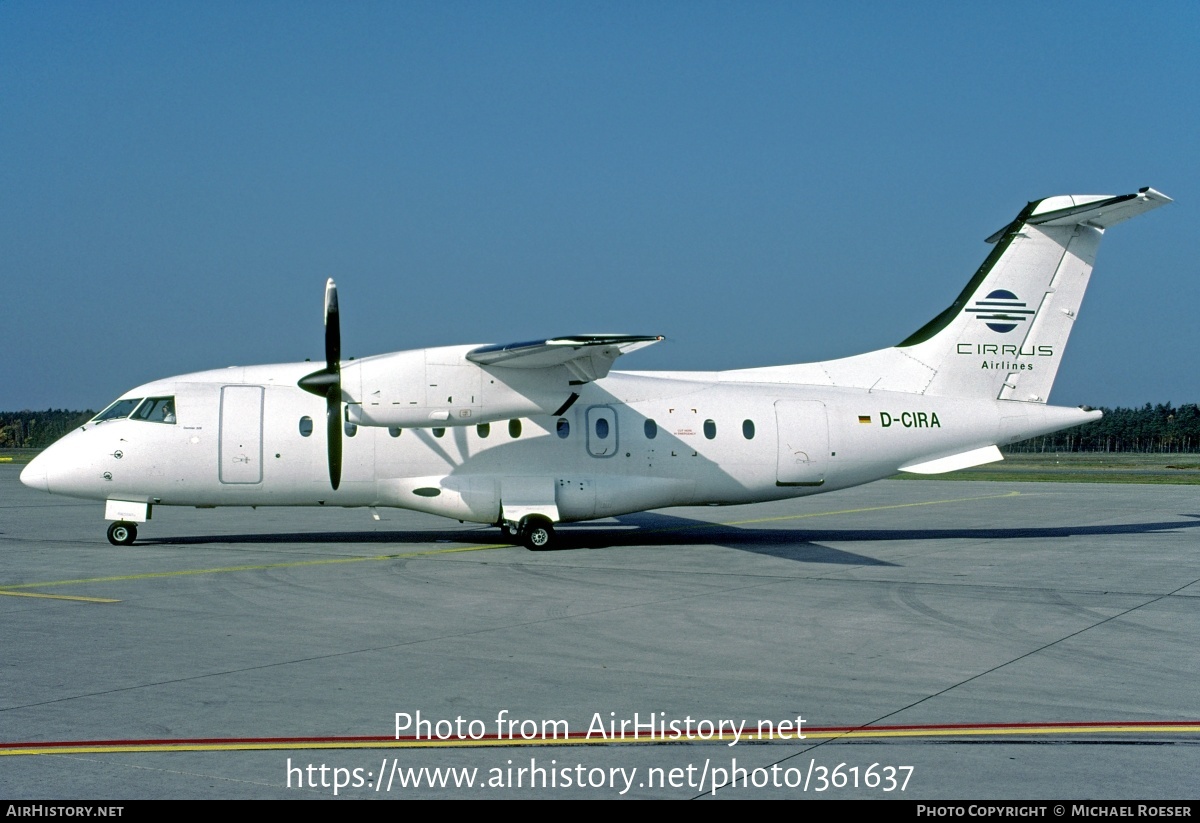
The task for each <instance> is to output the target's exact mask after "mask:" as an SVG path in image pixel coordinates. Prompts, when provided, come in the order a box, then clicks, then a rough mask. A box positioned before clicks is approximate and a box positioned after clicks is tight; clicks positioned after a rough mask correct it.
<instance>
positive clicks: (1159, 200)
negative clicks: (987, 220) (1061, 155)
mask: <svg viewBox="0 0 1200 823" xmlns="http://www.w3.org/2000/svg"><path fill="white" fill-rule="evenodd" d="M1170 202H1172V201H1171V198H1170V197H1167V196H1166V195H1165V194H1163V193H1162V192H1158V191H1155V190H1154V189H1152V188H1150V187H1146V188H1144V189H1139V190H1138V191H1137V193H1136V194H1122V195H1120V196H1119V197H1113V196H1111V195H1107V194H1063V195H1059V196H1058V197H1047V198H1045V199H1044V200H1042V201H1040V202H1039V203H1038V204H1037V207H1036V208H1034V209H1033V212H1032V214H1030V215H1029V217H1027V218H1025V220H1024V221H1020V220H1019V219H1018V221H1017V222H1025V223H1028V224H1030V225H1034V226H1078V225H1085V226H1091V227H1092V228H1096V229H1107V228H1108V227H1109V226H1114V225H1116V224H1117V223H1120V222H1121V221H1123V220H1128V219H1129V218H1131V217H1137V216H1138V215H1139V214H1142V213H1143V212H1147V211H1150V209H1155V208H1158V207H1159V206H1165V205H1166V204H1167V203H1170ZM1013 225H1014V224H1012V223H1010V224H1009V225H1007V226H1005V227H1004V228H1002V229H1000V231H998V232H996V233H995V234H993V235H992V236H991V237H989V238H988V239H987V242H989V243H995V242H997V241H998V240H1000V238H1002V237H1003V236H1004V235H1005V234H1006V233H1007V232H1009V231H1010V230H1012V228H1013Z"/></svg>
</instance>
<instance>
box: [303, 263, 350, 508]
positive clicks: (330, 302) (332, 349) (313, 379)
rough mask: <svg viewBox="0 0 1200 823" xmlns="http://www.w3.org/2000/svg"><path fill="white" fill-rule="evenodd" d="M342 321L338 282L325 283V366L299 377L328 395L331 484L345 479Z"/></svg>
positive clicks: (312, 391) (310, 388)
mask: <svg viewBox="0 0 1200 823" xmlns="http://www.w3.org/2000/svg"><path fill="white" fill-rule="evenodd" d="M341 359H342V324H341V320H340V319H339V317H338V299H337V284H336V283H334V282H333V278H332V277H331V278H329V282H327V283H326V284H325V368H323V369H321V370H320V371H315V372H313V373H312V374H309V375H305V376H304V377H301V378H300V383H299V385H300V388H302V389H304V390H305V391H306V392H309V393H310V394H315V395H317V397H324V398H325V438H326V441H327V443H328V444H329V483H330V485H332V486H333V488H334V490H335V491H336V490H337V487H338V486H339V485H340V484H341V482H342V367H341Z"/></svg>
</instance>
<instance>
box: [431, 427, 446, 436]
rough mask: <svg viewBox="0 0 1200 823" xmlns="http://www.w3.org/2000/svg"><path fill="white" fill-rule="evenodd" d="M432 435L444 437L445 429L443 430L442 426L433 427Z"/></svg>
mask: <svg viewBox="0 0 1200 823" xmlns="http://www.w3.org/2000/svg"><path fill="white" fill-rule="evenodd" d="M433 436H434V437H445V436H446V430H445V429H443V428H435V429H434V430H433Z"/></svg>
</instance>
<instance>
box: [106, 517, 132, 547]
mask: <svg viewBox="0 0 1200 823" xmlns="http://www.w3.org/2000/svg"><path fill="white" fill-rule="evenodd" d="M134 540H137V523H129V522H127V521H125V520H118V521H117V522H116V523H110V524H109V526H108V542H109V543H112V544H113V545H114V546H132V545H133V541H134Z"/></svg>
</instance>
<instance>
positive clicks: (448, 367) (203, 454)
mask: <svg viewBox="0 0 1200 823" xmlns="http://www.w3.org/2000/svg"><path fill="white" fill-rule="evenodd" d="M1168 202H1170V201H1169V199H1168V198H1166V197H1164V196H1163V195H1161V194H1159V193H1158V192H1156V191H1154V190H1152V189H1142V190H1141V191H1139V192H1137V193H1135V194H1132V195H1125V196H1122V197H1110V196H1100V195H1095V196H1092V195H1087V196H1082V195H1073V196H1071V195H1067V196H1061V197H1052V198H1047V199H1044V200H1040V201H1035V202H1034V203H1030V204H1029V205H1028V206H1027V207H1026V208H1025V209H1024V210H1023V211H1022V212H1021V214H1020V215H1019V216H1018V217H1017V219H1016V220H1014V221H1013V222H1012V223H1011V224H1009V225H1008V226H1007V227H1005V229H1002V230H1001V231H1000V232H998V233H997V234H996V235H994V236H993V237H992V238H990V240H991V241H992V242H996V243H997V247H996V249H995V250H994V251H993V252H992V254H991V255H989V257H988V259H987V260H986V261H985V263H984V264H983V266H981V267H980V269H979V271H978V272H976V274H975V276H974V277H973V278H972V280H971V282H970V283H969V284H968V286H967V288H966V289H965V290H964V291H963V293H962V294H961V295H960V296H959V298H958V299H957V300H956V301H955V303H954V304H953V305H952V306H951V307H950V308H948V309H947V310H946V311H945V312H943V313H942V314H941V315H939V316H938V317H937V318H935V319H934V320H933V321H931V322H930V323H929V324H927V325H926V326H925V327H923V328H922V329H921V330H920V331H918V332H917V333H916V334H914V335H913V336H912V337H910V338H909V339H908V340H906V341H904V342H903V343H901V344H900V345H898V346H894V347H892V348H888V349H883V350H880V351H875V352H870V353H868V354H863V355H859V356H857V357H849V358H844V359H841V360H834V361H827V362H820V363H808V364H798V365H789V366H774V367H769V368H759V369H744V370H736V371H725V372H666V373H639V372H613V371H610V368H611V366H612V363H613V361H615V359H616V358H617V357H618V356H620V355H621V354H622V353H624V352H626V351H631V350H633V349H636V348H640V347H641V346H644V345H649V344H650V343H653V342H656V341H657V340H659V339H661V338H653V337H641V338H634V337H622V336H616V335H590V336H580V337H572V338H558V339H554V340H546V341H534V342H532V343H523V344H513V345H511V346H491V345H488V346H452V347H443V348H434V349H421V350H414V351H404V352H396V353H393V354H384V355H379V356H376V357H368V358H364V359H362V360H357V361H348V362H346V363H343V364H341V369H340V380H341V383H340V385H341V403H342V404H343V405H342V406H341V407H340V408H344V416H345V419H346V421H347V425H346V429H347V435H349V433H350V431H352V430H353V431H354V434H353V436H346V437H345V438H343V458H342V469H341V481H340V486H338V487H337V489H336V490H335V489H334V488H332V487H331V479H330V473H329V470H328V467H327V459H332V458H327V452H326V448H327V444H326V433H325V425H324V418H325V414H324V412H325V408H326V406H325V400H324V399H322V397H314V396H313V395H312V394H310V393H308V392H306V391H303V390H302V389H300V388H299V387H298V385H297V384H298V381H300V379H301V378H303V377H305V376H306V375H308V374H309V373H310V372H311V371H312V369H313V366H314V364H313V363H292V364H280V365H266V366H248V367H235V368H229V369H221V370H217V371H208V372H199V373H195V374H187V375H181V376H178V377H172V378H168V379H165V380H159V381H155V382H152V383H147V384H145V385H142V386H138V387H137V388H135V389H132V390H130V391H128V392H126V393H125V394H124V395H122V398H158V399H160V401H161V400H162V399H163V398H173V404H174V414H175V415H177V419H176V421H175V422H174V423H164V422H151V421H150V420H139V419H135V418H134V417H124V418H121V419H111V420H105V421H102V422H95V421H93V422H91V423H89V424H87V425H85V426H83V427H81V428H80V429H78V430H76V431H74V432H71V433H69V434H68V435H66V436H65V437H63V438H62V439H61V440H59V441H58V442H57V443H55V444H54V445H53V446H51V447H50V448H48V449H47V450H45V451H44V452H43V453H42V454H41V455H39V456H38V457H37V458H36V459H34V460H33V461H32V462H31V463H30V464H29V465H28V466H27V467H26V468H25V470H24V471H23V472H22V473H21V480H22V481H23V482H24V483H26V484H27V485H29V486H33V487H35V488H39V489H43V490H45V491H48V492H52V493H55V494H64V495H69V496H74V497H82V498H88V499H97V500H103V501H106V517H108V518H109V519H117V520H120V521H122V523H123V524H124V525H127V526H130V527H131V528H132V526H131V524H132V523H134V522H144V521H145V520H147V519H148V518H149V513H150V509H151V507H152V506H205V507H207V506H246V505H254V506H263V505H272V506H312V505H329V506H363V507H379V506H393V507H398V508H406V509H414V510H418V511H423V512H429V513H432V514H438V515H443V516H445V517H451V518H455V519H458V520H463V521H474V522H480V523H492V524H501V525H504V526H506V527H508V528H512V529H516V528H517V527H518V526H520V525H521V524H526V525H529V524H534V523H535V522H540V523H542V524H544V525H545V526H546V527H547V528H548V527H549V524H550V523H554V522H569V521H579V520H588V519H593V518H602V517H608V516H613V515H620V514H625V513H629V512H634V511H642V510H646V509H655V508H662V507H668V506H678V505H698V504H738V503H752V502H757V501H765V500H775V499H781V498H789V497H798V496H803V495H809V494H816V493H820V492H827V491H833V490H835V489H842V488H847V487H850V486H856V485H859V484H862V483H868V482H871V481H873V480H878V479H881V478H884V477H888V476H890V475H893V474H895V473H896V472H897V471H900V470H901V469H903V470H906V471H915V472H923V473H938V472H943V471H952V470H954V469H959V468H964V467H967V466H973V465H979V464H981V463H986V462H991V461H993V460H999V459H1002V458H1001V455H1000V453H999V451H998V449H997V446H998V445H1003V444H1007V443H1012V442H1016V441H1018V440H1023V439H1025V438H1028V437H1033V436H1037V435H1040V434H1047V433H1050V432H1053V431H1057V430H1059V429H1063V428H1067V427H1069V426H1075V425H1078V424H1080V423H1084V422H1087V421H1090V420H1095V419H1098V418H1099V417H1100V412H1097V411H1090V410H1083V409H1074V408H1061V407H1054V406H1048V405H1046V397H1047V396H1048V395H1049V392H1050V387H1051V385H1052V383H1053V380H1054V376H1055V374H1056V372H1057V370H1058V365H1059V363H1060V361H1061V358H1062V352H1063V348H1064V347H1065V345H1066V342H1067V337H1068V335H1069V334H1070V331H1071V327H1072V326H1073V324H1074V322H1075V319H1076V317H1077V315H1078V311H1079V306H1080V302H1081V300H1082V298H1083V293H1084V290H1085V289H1086V287H1087V283H1088V278H1089V276H1090V274H1091V271H1092V266H1093V263H1094V260H1095V254H1096V248H1097V246H1098V244H1099V241H1100V238H1101V237H1102V236H1103V233H1104V231H1105V229H1106V228H1108V227H1109V226H1111V225H1113V224H1115V223H1117V222H1120V221H1121V220H1125V219H1127V218H1129V217H1132V216H1134V215H1136V214H1139V213H1141V212H1143V211H1148V210H1150V209H1152V208H1155V207H1157V206H1160V205H1163V204H1165V203H1168ZM330 300H332V304H333V306H334V311H335V312H336V291H335V290H334V287H333V284H332V281H330V284H329V287H328V290H327V296H326V301H327V306H328V305H329V301H330ZM327 311H328V309H327ZM327 322H328V321H327ZM333 402H336V391H335V401H333ZM564 406H567V407H568V408H566V410H565V411H563V410H562V409H563V407H564ZM155 408H156V409H158V407H155ZM335 408H339V407H337V406H335ZM554 412H559V414H557V415H555V414H554ZM302 418H309V419H310V420H311V433H310V434H309V435H308V436H304V435H302V434H301V419H302ZM511 421H517V422H516V423H514V422H511ZM650 421H653V422H652V424H651V422H650ZM564 428H565V431H564ZM651 428H653V430H654V433H655V436H653V437H651V436H649V435H650V433H651ZM518 429H519V433H518ZM397 431H399V435H398V436H397V434H396V432H397ZM563 434H565V436H560V435H563ZM523 533H524V532H523ZM121 534H122V535H125V534H126V533H125V532H122V533H121ZM133 534H136V529H134V531H133ZM546 534H547V536H548V538H547V539H549V537H550V536H552V534H553V532H552V530H550V531H547V533H546ZM110 539H114V537H113V534H112V532H111V530H110ZM131 539H132V538H129V540H131ZM129 540H124V541H123V542H129ZM526 542H527V544H530V541H529V540H528V539H527V540H526ZM533 545H538V546H539V547H540V545H541V538H538V539H537V540H534V541H533Z"/></svg>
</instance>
